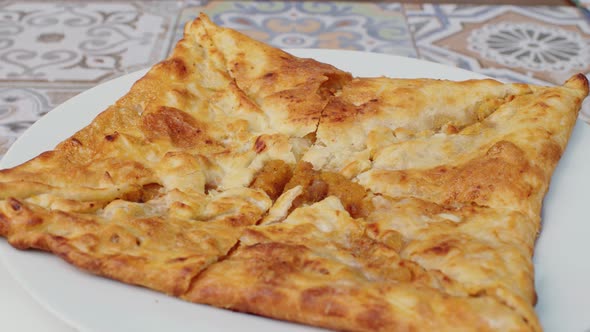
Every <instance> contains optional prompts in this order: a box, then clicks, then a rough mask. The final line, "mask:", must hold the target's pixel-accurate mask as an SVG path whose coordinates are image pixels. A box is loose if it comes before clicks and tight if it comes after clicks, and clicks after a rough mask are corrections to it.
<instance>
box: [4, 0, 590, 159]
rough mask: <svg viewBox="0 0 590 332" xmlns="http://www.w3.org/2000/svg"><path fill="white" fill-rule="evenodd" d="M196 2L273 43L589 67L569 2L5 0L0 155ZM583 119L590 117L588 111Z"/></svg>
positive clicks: (154, 52)
mask: <svg viewBox="0 0 590 332" xmlns="http://www.w3.org/2000/svg"><path fill="white" fill-rule="evenodd" d="M200 11H204V12H206V13H208V14H209V15H210V16H211V17H212V18H213V20H214V21H215V22H217V23H219V24H222V25H224V26H228V27H232V28H236V29H239V30H241V31H244V32H246V33H247V34H249V35H251V36H253V37H255V38H258V39H260V40H263V41H265V42H268V43H270V44H272V45H275V46H278V47H285V48H300V47H313V48H342V49H355V50H364V51H371V52H380V53H389V54H397V55H404V56H409V57H416V58H421V59H426V60H431V61H435V62H441V63H445V64H450V65H453V66H458V67H462V68H466V69H469V70H472V71H476V72H480V73H483V74H486V75H489V76H492V77H496V78H499V79H501V80H506V81H523V82H532V83H541V84H547V83H549V84H551V83H555V84H559V83H562V82H563V81H564V80H565V79H566V78H567V77H569V76H570V75H571V74H572V73H575V72H584V73H588V72H590V45H589V40H590V24H589V22H588V21H587V19H586V18H584V16H582V15H581V13H580V11H579V10H578V9H577V8H575V7H565V6H563V7H542V6H538V7H534V6H533V7H518V6H508V5H499V6H494V5H484V6H482V5H478V6H470V5H453V4H442V5H428V4H424V5H418V4H399V3H385V2H382V3H368V2H321V3H320V2H247V1H195V0H185V1H135V2H127V1H92V2H87V1H82V0H79V1H66V2H60V3H50V2H42V1H38V2H35V1H26V2H23V1H5V2H0V155H2V154H3V153H4V152H5V150H6V149H7V148H8V147H9V146H10V145H11V144H12V142H14V140H15V139H16V138H17V137H18V136H19V135H20V134H22V133H23V131H24V130H26V129H27V128H28V127H29V126H30V125H31V124H32V123H33V122H34V121H35V120H37V119H38V118H39V117H40V116H42V115H43V114H45V113H47V112H49V111H50V110H51V109H52V108H54V107H55V106H57V105H59V104H60V103H62V102H63V101H65V100H67V99H68V98H71V97H72V96H74V95H76V94H78V93H79V92H81V91H84V90H86V89H88V88H91V87H93V86H95V85H97V84H99V83H101V82H105V81H108V80H110V79H112V78H114V77H117V76H119V75H122V74H125V73H128V72H131V71H134V70H137V69H140V68H144V67H148V66H150V65H152V64H154V63H155V62H157V61H159V60H161V59H163V58H164V57H166V55H167V54H168V53H169V51H170V49H171V48H172V47H173V45H174V43H175V41H176V40H178V39H179V37H180V35H181V32H182V27H183V25H184V23H185V22H187V21H188V20H190V19H192V18H194V17H195V16H196V15H197V14H198V13H199V12H200ZM392 65H395V64H392ZM582 117H585V119H590V113H584V114H583V115H582ZM57 130H58V129H57Z"/></svg>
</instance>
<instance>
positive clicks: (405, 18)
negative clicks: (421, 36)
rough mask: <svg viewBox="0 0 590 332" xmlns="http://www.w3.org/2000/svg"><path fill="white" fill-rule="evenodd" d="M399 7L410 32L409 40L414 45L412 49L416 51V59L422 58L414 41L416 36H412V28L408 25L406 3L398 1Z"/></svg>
mask: <svg viewBox="0 0 590 332" xmlns="http://www.w3.org/2000/svg"><path fill="white" fill-rule="evenodd" d="M400 9H401V13H402V15H403V18H404V22H405V23H406V26H407V27H408V32H409V33H410V40H411V41H412V46H413V47H414V50H415V51H416V59H422V55H421V54H420V49H419V48H418V43H417V42H416V38H415V37H414V31H412V28H411V26H410V21H409V20H408V14H407V12H406V4H405V3H400Z"/></svg>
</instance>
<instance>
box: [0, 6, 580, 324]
mask: <svg viewBox="0 0 590 332" xmlns="http://www.w3.org/2000/svg"><path fill="white" fill-rule="evenodd" d="M587 94H588V82H587V80H586V78H585V76H584V75H581V74H580V75H576V76H574V77H572V78H571V79H570V80H568V81H567V82H566V83H565V84H564V86H563V87H538V86H532V85H525V84H501V83H499V82H497V81H493V80H471V81H465V82H450V81H444V80H430V79H404V80H401V79H390V78H384V77H381V78H355V79H353V78H352V77H351V75H350V74H348V73H345V72H342V71H340V70H338V69H336V68H334V67H332V66H330V65H327V64H322V63H319V62H317V61H315V60H311V59H299V58H296V57H294V56H292V55H289V54H287V53H285V52H283V51H281V50H278V49H274V48H272V47H269V46H266V45H264V44H262V43H260V42H256V41H254V40H252V39H250V38H248V37H246V36H244V35H242V34H240V33H238V32H235V31H233V30H229V29H224V28H220V27H217V26H215V25H214V24H213V23H211V22H210V21H209V19H208V18H207V17H206V16H204V15H201V16H200V17H199V18H197V19H196V20H195V21H193V22H191V23H189V24H187V26H186V28H185V36H184V38H183V39H182V40H181V41H180V42H179V43H178V45H177V46H176V48H175V49H174V52H173V54H172V55H171V57H170V58H168V59H166V60H165V61H163V62H161V63H160V64H157V65H156V66H154V67H153V68H152V69H151V70H150V71H149V72H148V73H147V74H146V76H145V77H143V78H142V79H140V80H139V81H138V82H136V83H135V84H134V86H133V87H132V89H131V90H130V91H129V92H128V93H127V94H126V95H125V96H124V97H122V98H121V99H120V100H118V101H117V102H116V103H115V104H114V105H112V106H110V107H109V108H108V109H107V110H106V111H104V112H103V113H101V114H100V115H98V116H97V117H96V119H94V121H93V122H92V123H91V124H90V125H88V126H87V127H86V128H83V129H82V130H80V131H79V132H77V133H76V134H74V135H73V136H72V137H70V138H69V139H67V140H65V141H64V142H62V143H60V144H59V145H58V146H57V147H56V148H55V149H54V150H53V151H48V152H44V153H42V154H41V155H39V156H38V157H36V158H34V159H32V160H31V161H28V162H26V163H24V164H22V165H20V166H17V167H15V168H12V169H6V170H1V171H0V236H3V237H6V238H7V239H8V242H9V243H10V244H12V245H13V246H14V247H16V248H19V249H27V248H34V249H41V250H46V251H50V252H53V253H54V254H56V255H58V256H60V257H62V258H63V259H65V260H66V261H68V262H69V263H71V264H73V265H75V266H78V267H79V268H82V269H84V270H87V271H89V272H91V273H95V274H99V275H103V276H106V277H109V278H113V279H117V280H120V281H123V282H126V283H131V284H137V285H142V286H145V287H149V288H152V289H155V290H158V291H162V292H164V293H167V294H171V295H174V296H178V297H181V298H184V299H186V300H188V301H193V302H199V303H207V304H211V305H215V306H218V307H222V308H230V309H233V310H239V311H245V312H251V313H256V314H260V315H263V316H268V317H273V318H279V319H286V320H291V321H296V322H301V323H306V324H311V325H317V326H322V327H327V328H333V329H338V330H353V331H391V330H396V331H397V330H399V331H404V330H408V331H412V330H438V331H451V330H452V331H455V330H466V331H467V330H469V331H473V330H479V331H492V330H495V331H540V330H541V327H540V325H539V321H538V319H537V317H536V315H535V313H534V308H533V306H534V303H535V301H536V295H535V291H534V283H533V277H534V274H533V266H532V259H531V258H532V254H533V249H534V242H535V238H536V235H537V233H538V231H539V223H540V211H541V203H542V199H543V196H544V194H545V192H546V191H547V188H548V185H549V181H550V178H551V174H552V172H553V169H554V167H555V165H556V164H557V162H558V161H559V158H560V156H561V154H562V153H563V151H564V149H565V147H566V144H567V141H568V139H569V135H570V133H571V130H572V127H573V125H574V123H575V120H576V117H577V112H578V110H579V108H580V104H581V102H582V100H583V98H584V97H585V96H586V95H587Z"/></svg>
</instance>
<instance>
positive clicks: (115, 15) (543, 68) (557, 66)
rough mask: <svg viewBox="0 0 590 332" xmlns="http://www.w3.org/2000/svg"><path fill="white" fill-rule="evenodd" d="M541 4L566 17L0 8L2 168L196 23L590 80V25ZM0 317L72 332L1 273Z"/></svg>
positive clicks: (516, 75) (264, 7)
mask: <svg viewBox="0 0 590 332" xmlns="http://www.w3.org/2000/svg"><path fill="white" fill-rule="evenodd" d="M539 1H540V2H542V3H545V4H547V3H551V4H554V3H558V4H559V3H561V4H564V5H563V6H513V5H504V4H501V5H466V4H459V5H458V4H417V1H411V2H413V3H406V4H400V3H391V2H377V3H367V2H352V1H346V2H321V3H319V2H246V1H197V0H185V1H130V2H127V1H83V0H79V1H62V2H57V3H53V2H51V3H50V2H48V1H1V0H0V156H2V155H3V154H4V153H5V151H6V150H7V149H8V148H9V147H10V145H11V144H12V143H13V142H14V141H15V140H16V139H17V138H18V136H20V135H21V134H22V133H23V132H24V131H25V130H26V129H27V128H28V127H29V126H30V125H31V124H32V123H34V122H35V121H36V120H37V119H39V117H41V116H43V115H44V114H46V113H47V112H49V111H50V110H51V109H53V108H54V107H55V106H57V105H59V104H61V103H62V102H64V101H65V100H67V99H69V98H71V97H73V96H74V95H76V94H78V93H80V92H82V91H84V90H87V89H89V88H91V87H93V86H95V85H97V84H99V83H101V82H105V81H108V80H110V79H113V78H115V77H117V76H120V75H123V74H125V73H128V72H132V71H135V70H137V69H140V68H145V67H149V66H151V65H153V64H154V63H156V62H157V61H159V60H161V59H163V58H165V57H166V56H167V55H168V54H169V52H170V50H171V49H172V47H173V46H174V43H175V42H176V41H177V40H178V39H179V38H180V37H181V34H182V28H183V25H184V24H185V23H186V22H187V21H189V20H191V19H193V18H194V17H196V16H197V15H198V13H199V12H201V11H203V12H205V13H207V14H209V15H210V17H211V18H212V19H213V20H214V21H215V22H216V23H217V24H220V25H223V26H226V27H231V28H234V29H238V30H241V31H243V32H245V33H247V34H248V35H250V36H252V37H254V38H256V39H259V40H262V41H264V42H266V43H269V44H271V45H274V46H277V47H282V48H333V49H354V50H363V51H370V52H379V53H387V54H396V55H403V56H408V57H414V58H420V59H425V60H430V61H435V62H440V63H444V64H449V65H452V66H457V67H461V68H465V69H468V70H472V71H475V72H479V73H483V74H485V75H489V76H492V77H495V78H497V79H500V80H503V81H517V82H527V83H538V84H561V83H563V81H564V80H565V79H567V78H568V77H570V76H571V75H572V74H574V73H578V72H582V73H585V74H588V73H590V24H589V21H588V18H587V17H585V16H583V15H582V14H581V12H580V10H578V9H577V8H575V7H572V6H566V5H565V4H567V1H561V0H539ZM459 2H466V1H459ZM505 2H506V1H499V2H497V3H505ZM531 2H532V1H521V3H531ZM584 3H585V4H586V5H590V0H585V1H584ZM395 65H396V64H395V63H392V64H391V66H395ZM581 117H582V119H584V120H586V121H588V120H590V111H589V110H584V111H583V112H582V114H581ZM55 130H56V131H59V130H60V129H59V128H55ZM40 273H42V271H40ZM0 317H1V318H2V321H3V326H4V327H8V329H6V331H37V330H42V331H69V330H71V328H68V327H67V326H66V325H65V324H64V323H63V322H60V321H59V320H58V319H57V318H54V317H53V316H52V315H51V314H49V313H48V312H46V311H45V310H44V309H42V308H41V307H40V306H39V305H38V304H36V303H34V301H33V300H32V299H31V298H30V296H29V295H28V294H27V293H26V292H24V290H22V289H21V288H20V286H18V285H17V284H16V283H15V282H14V281H13V280H11V278H10V277H9V276H8V274H7V272H6V270H5V268H4V267H3V266H0ZM3 330H4V328H3Z"/></svg>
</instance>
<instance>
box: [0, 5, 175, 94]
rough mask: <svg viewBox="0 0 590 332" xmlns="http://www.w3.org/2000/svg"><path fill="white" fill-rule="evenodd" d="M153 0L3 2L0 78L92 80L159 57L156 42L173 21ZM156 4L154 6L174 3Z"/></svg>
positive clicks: (55, 80)
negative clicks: (131, 1) (156, 7)
mask: <svg viewBox="0 0 590 332" xmlns="http://www.w3.org/2000/svg"><path fill="white" fill-rule="evenodd" d="M157 4H158V2H136V3H125V2H121V3H115V2H102V3H100V2H92V3H85V2H76V3H71V2H64V3H57V4H54V3H50V2H14V3H9V4H5V5H3V6H2V7H1V8H0V26H1V27H2V32H3V33H2V38H1V39H0V80H1V81H2V82H15V81H21V82H64V83H90V84H91V85H94V84H96V83H98V82H100V81H102V80H105V79H109V78H112V77H114V76H117V75H119V74H121V73H125V72H128V71H132V70H135V69H138V68H142V67H145V66H148V65H150V64H152V63H153V62H155V61H156V60H159V59H161V58H162V57H163V56H164V53H163V52H162V49H163V47H162V45H161V43H162V42H163V41H164V40H166V39H167V35H166V33H167V30H170V29H168V28H167V27H168V26H170V25H172V24H173V23H175V22H171V17H170V16H169V14H170V12H166V11H164V12H163V13H158V12H157V10H153V9H154V8H152V7H154V6H155V5H157ZM159 4H160V6H158V7H159V8H158V9H165V8H166V6H164V4H165V5H168V7H174V5H176V6H177V7H179V6H180V3H178V2H162V3H159ZM170 5H171V6H170ZM150 9H152V10H150ZM169 9H172V8H169Z"/></svg>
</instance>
